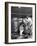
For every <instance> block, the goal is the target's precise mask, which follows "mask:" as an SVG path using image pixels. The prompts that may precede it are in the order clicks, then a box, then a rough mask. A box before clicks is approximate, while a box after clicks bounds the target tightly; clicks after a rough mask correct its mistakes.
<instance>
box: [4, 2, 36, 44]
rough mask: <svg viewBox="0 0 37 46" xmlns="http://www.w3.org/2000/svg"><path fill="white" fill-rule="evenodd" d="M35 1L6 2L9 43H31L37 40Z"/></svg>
mask: <svg viewBox="0 0 37 46" xmlns="http://www.w3.org/2000/svg"><path fill="white" fill-rule="evenodd" d="M35 5H36V4H35V3H30V4H29V3H7V2H6V22H7V23H6V29H7V31H6V37H5V39H6V40H5V41H6V42H7V43H23V42H25V43H29V42H35V40H36V38H35V37H36V34H35V33H36V29H35V27H36V24H35V23H36V20H35V19H36V13H35V10H36V9H35V7H36V6H35Z"/></svg>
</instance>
